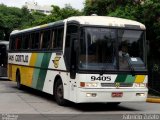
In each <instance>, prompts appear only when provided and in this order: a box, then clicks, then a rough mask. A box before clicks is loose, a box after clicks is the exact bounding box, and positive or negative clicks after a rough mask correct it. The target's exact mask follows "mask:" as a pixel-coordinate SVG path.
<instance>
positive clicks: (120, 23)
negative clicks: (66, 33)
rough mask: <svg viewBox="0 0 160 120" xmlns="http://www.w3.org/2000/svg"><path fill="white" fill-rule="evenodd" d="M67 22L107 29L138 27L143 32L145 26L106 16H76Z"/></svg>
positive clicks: (132, 21)
mask: <svg viewBox="0 0 160 120" xmlns="http://www.w3.org/2000/svg"><path fill="white" fill-rule="evenodd" d="M67 21H77V22H79V23H80V24H83V25H85V24H86V25H100V26H108V27H122V28H124V27H127V26H130V28H132V27H133V29H134V28H135V26H139V28H140V29H143V30H145V29H146V28H145V25H143V24H142V23H140V22H137V21H134V20H129V19H123V18H117V17H108V16H77V17H70V18H68V19H67Z"/></svg>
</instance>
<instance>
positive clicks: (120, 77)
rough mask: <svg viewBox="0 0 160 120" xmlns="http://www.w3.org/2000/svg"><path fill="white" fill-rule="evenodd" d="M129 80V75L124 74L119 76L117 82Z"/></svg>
mask: <svg viewBox="0 0 160 120" xmlns="http://www.w3.org/2000/svg"><path fill="white" fill-rule="evenodd" d="M126 78H127V75H124V74H120V75H118V76H117V78H116V80H115V82H124V81H125V80H126Z"/></svg>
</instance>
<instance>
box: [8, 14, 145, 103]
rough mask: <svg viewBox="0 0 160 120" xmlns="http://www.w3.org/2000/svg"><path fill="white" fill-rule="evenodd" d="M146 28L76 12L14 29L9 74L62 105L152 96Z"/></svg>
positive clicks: (128, 21)
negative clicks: (39, 23)
mask: <svg viewBox="0 0 160 120" xmlns="http://www.w3.org/2000/svg"><path fill="white" fill-rule="evenodd" d="M145 31H146V28H145V26H144V25H143V24H142V23H139V22H137V21H133V20H128V19H122V18H116V17H107V16H76V17H69V18H67V19H64V20H61V21H57V22H53V23H48V24H45V25H41V26H36V27H33V28H29V29H24V30H19V31H18V30H16V31H13V32H12V33H11V35H10V47H9V56H8V75H9V79H10V80H13V81H16V82H17V87H18V88H19V89H20V88H21V87H22V85H24V86H28V87H31V88H34V89H37V90H40V91H43V92H45V93H49V94H51V95H54V97H55V100H56V102H57V103H58V104H59V105H65V104H66V102H67V101H71V102H74V103H111V104H114V105H118V104H119V103H121V102H133V101H137V102H140V101H146V98H147V94H148V88H147V82H148V75H147V67H146V63H147V59H146V49H145V48H146V32H145Z"/></svg>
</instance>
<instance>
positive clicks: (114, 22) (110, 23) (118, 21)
mask: <svg viewBox="0 0 160 120" xmlns="http://www.w3.org/2000/svg"><path fill="white" fill-rule="evenodd" d="M69 21H70V22H71V21H75V22H78V23H79V24H82V25H97V26H107V27H120V28H127V27H128V28H130V29H132V28H133V29H142V30H145V29H146V28H145V25H143V24H142V23H140V22H137V21H134V20H129V19H123V18H117V17H108V16H75V17H69V18H67V19H65V20H60V21H57V22H52V23H48V24H44V25H40V26H36V27H32V28H28V29H24V30H14V31H13V32H12V33H11V35H12V34H17V33H23V32H29V31H33V30H37V29H41V28H42V29H43V28H47V27H50V26H54V25H59V24H63V23H64V22H69Z"/></svg>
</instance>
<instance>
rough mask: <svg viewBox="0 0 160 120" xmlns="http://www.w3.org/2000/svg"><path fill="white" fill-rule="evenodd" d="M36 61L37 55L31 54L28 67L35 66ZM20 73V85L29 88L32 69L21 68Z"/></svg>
mask: <svg viewBox="0 0 160 120" xmlns="http://www.w3.org/2000/svg"><path fill="white" fill-rule="evenodd" d="M36 59H37V53H32V55H31V58H30V62H29V66H35V64H36ZM21 71H22V78H21V79H22V84H24V85H26V86H29V87H31V86H32V78H33V72H34V68H30V67H23V68H22V69H21Z"/></svg>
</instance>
